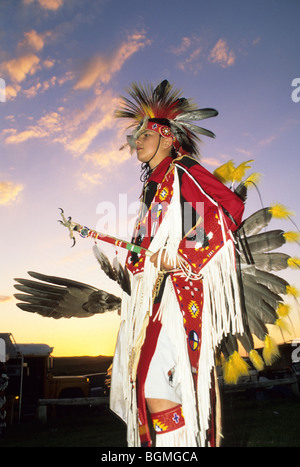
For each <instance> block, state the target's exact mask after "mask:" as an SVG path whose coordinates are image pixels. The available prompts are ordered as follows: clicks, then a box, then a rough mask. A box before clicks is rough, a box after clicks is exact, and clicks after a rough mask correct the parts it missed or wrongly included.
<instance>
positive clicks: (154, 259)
mask: <svg viewBox="0 0 300 467" xmlns="http://www.w3.org/2000/svg"><path fill="white" fill-rule="evenodd" d="M159 252H160V250H159V251H157V252H156V253H154V254H153V255H152V256H151V258H150V261H151V263H154V266H155V267H156V268H157V267H158V255H159ZM178 267H179V261H178V259H177V260H176V265H175V266H173V265H172V264H171V263H170V262H169V261H168V260H167V258H166V252H165V250H163V252H162V254H161V260H160V269H161V270H164V271H172V270H173V269H177V268H178Z"/></svg>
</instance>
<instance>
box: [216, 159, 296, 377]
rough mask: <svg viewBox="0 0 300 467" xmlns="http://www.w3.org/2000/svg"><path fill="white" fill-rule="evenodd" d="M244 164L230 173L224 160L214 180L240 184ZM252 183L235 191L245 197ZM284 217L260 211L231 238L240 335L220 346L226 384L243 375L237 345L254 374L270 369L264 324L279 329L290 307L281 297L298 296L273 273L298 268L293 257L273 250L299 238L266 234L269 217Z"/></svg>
mask: <svg viewBox="0 0 300 467" xmlns="http://www.w3.org/2000/svg"><path fill="white" fill-rule="evenodd" d="M248 162H252V161H247V163H248ZM247 163H243V164H241V166H239V167H237V168H235V167H234V165H233V163H232V161H230V162H229V163H227V164H225V165H224V166H222V167H220V169H217V170H216V171H215V173H214V175H215V176H216V177H217V178H219V179H220V180H221V181H223V182H224V183H226V182H230V184H231V187H232V188H233V185H234V182H235V181H241V179H242V176H243V174H244V173H245V171H246V170H247V169H248V168H249V166H247ZM237 174H239V175H238V176H237ZM255 180H257V174H253V175H251V176H250V177H248V178H247V179H246V180H245V181H244V182H241V183H240V184H239V185H238V186H237V188H236V189H235V192H236V193H238V194H239V195H240V196H243V197H244V198H246V194H247V188H248V187H249V186H250V184H251V183H253V184H255ZM290 216H291V213H290V212H289V211H288V210H287V209H286V208H285V207H284V206H282V205H279V204H277V205H274V206H271V207H266V208H262V209H260V210H258V211H257V212H255V213H254V214H252V215H250V216H249V217H248V218H247V219H246V220H244V221H243V223H242V224H241V226H240V227H239V228H238V229H237V231H236V232H235V233H234V237H235V241H236V253H237V254H236V258H237V270H238V276H239V283H240V292H241V293H240V295H241V306H242V314H243V324H244V333H243V334H242V335H235V336H233V335H231V334H229V335H227V336H226V337H225V338H224V339H223V341H222V343H221V346H220V351H221V353H222V354H223V357H224V360H223V370H224V379H225V381H226V382H227V383H232V384H235V383H237V381H238V379H239V377H240V376H246V375H247V374H248V373H249V367H248V365H247V363H246V361H245V360H244V359H242V358H241V357H240V354H239V348H240V345H242V347H243V348H244V349H245V351H246V352H247V354H248V355H249V358H250V361H251V363H252V364H253V366H254V367H255V368H256V369H257V370H258V371H261V370H262V369H263V368H264V366H265V365H271V364H272V363H273V362H274V360H275V359H276V358H277V357H278V356H279V351H278V346H277V344H276V343H275V341H274V340H273V338H272V337H271V336H270V333H269V329H268V325H270V324H271V325H275V326H278V327H279V328H281V329H285V321H284V319H285V318H286V317H287V316H288V314H289V311H290V305H288V304H285V303H284V296H287V295H291V296H293V297H294V298H295V299H297V297H298V296H299V291H298V290H297V289H296V288H295V287H293V286H291V285H290V284H289V283H288V282H287V281H286V280H285V279H283V278H282V277H280V276H278V275H277V274H276V273H277V272H278V271H281V270H284V269H286V268H288V267H291V268H299V265H300V263H299V259H298V258H293V257H291V256H289V255H287V254H285V253H282V252H274V250H277V249H278V248H280V247H281V246H283V245H284V244H285V243H287V242H290V241H296V242H297V241H298V240H299V236H300V234H299V233H298V232H284V231H283V230H270V231H267V230H266V229H267V227H268V226H269V224H270V222H271V220H272V219H273V218H280V219H284V218H285V219H288V218H290ZM274 272H275V273H274ZM254 336H255V337H256V338H258V339H259V340H260V341H262V342H263V344H264V348H263V352H262V356H261V355H260V354H259V353H258V352H257V351H256V350H255V345H254Z"/></svg>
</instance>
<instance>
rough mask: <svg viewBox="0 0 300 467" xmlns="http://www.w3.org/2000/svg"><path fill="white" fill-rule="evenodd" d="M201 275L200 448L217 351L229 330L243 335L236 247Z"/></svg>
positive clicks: (229, 245) (220, 255)
mask: <svg viewBox="0 0 300 467" xmlns="http://www.w3.org/2000/svg"><path fill="white" fill-rule="evenodd" d="M202 275H203V296H204V303H203V312H202V343H201V352H200V360H199V367H198V371H199V373H198V395H199V396H198V411H199V420H200V427H201V431H200V439H201V441H200V442H201V445H203V443H204V442H205V436H206V430H207V429H208V428H209V418H210V411H211V407H210V388H211V372H212V369H213V367H214V365H215V361H214V358H215V350H216V348H217V347H218V345H219V344H220V342H221V340H222V338H223V337H224V336H225V335H227V334H228V332H229V331H230V332H231V333H233V334H234V333H237V332H238V333H241V334H242V333H243V323H242V312H241V307H240V295H239V287H238V279H237V275H236V270H235V256H234V245H233V243H232V241H231V240H229V241H228V242H227V243H226V244H225V245H224V246H223V248H221V250H220V251H219V252H218V253H217V254H216V255H215V256H214V258H212V259H211V260H210V262H209V263H208V264H207V266H206V267H205V268H203V270H202Z"/></svg>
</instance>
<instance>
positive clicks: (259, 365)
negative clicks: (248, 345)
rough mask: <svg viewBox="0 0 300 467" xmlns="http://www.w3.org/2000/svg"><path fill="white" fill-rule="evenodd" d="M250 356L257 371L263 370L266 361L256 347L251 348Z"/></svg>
mask: <svg viewBox="0 0 300 467" xmlns="http://www.w3.org/2000/svg"><path fill="white" fill-rule="evenodd" d="M249 358H250V361H251V363H252V364H253V366H254V368H256V370H257V371H262V370H263V369H264V366H265V365H264V361H263V359H262V358H261V356H260V355H259V353H258V352H257V351H256V350H255V349H252V350H250V352H249Z"/></svg>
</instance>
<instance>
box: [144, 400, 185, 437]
mask: <svg viewBox="0 0 300 467" xmlns="http://www.w3.org/2000/svg"><path fill="white" fill-rule="evenodd" d="M151 419H152V423H153V427H154V430H155V432H156V433H157V434H161V433H168V432H170V431H174V430H177V429H178V428H181V427H182V426H184V425H185V421H184V416H183V413H182V407H181V405H180V404H179V405H177V406H176V407H173V408H171V409H167V410H163V411H162V412H156V413H152V414H151Z"/></svg>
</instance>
